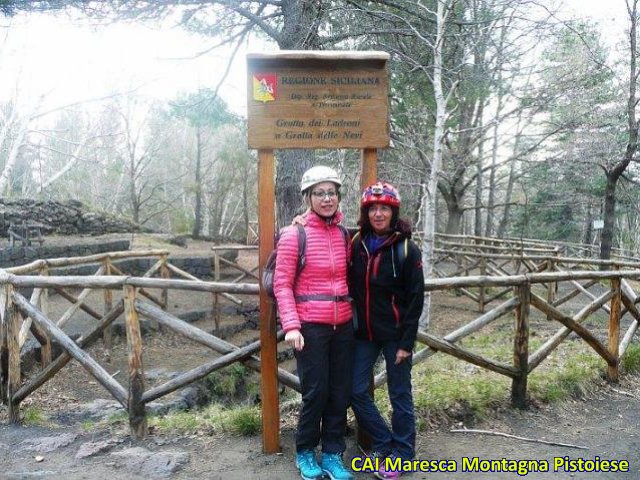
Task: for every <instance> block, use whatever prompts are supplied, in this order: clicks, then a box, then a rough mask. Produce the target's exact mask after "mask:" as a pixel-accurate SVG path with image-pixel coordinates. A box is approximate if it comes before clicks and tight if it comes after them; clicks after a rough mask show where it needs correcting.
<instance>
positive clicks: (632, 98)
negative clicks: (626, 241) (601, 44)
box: [600, 0, 638, 260]
mask: <svg viewBox="0 0 640 480" xmlns="http://www.w3.org/2000/svg"><path fill="white" fill-rule="evenodd" d="M627 8H628V12H629V54H630V58H629V96H628V97H627V147H626V149H625V152H624V157H623V159H622V160H621V161H620V162H618V163H617V164H615V165H614V166H613V168H611V169H610V170H608V171H607V186H606V189H605V194H604V228H603V229H602V243H601V244H600V258H601V259H603V260H606V259H609V258H611V248H612V246H613V235H614V226H615V213H616V187H617V185H618V180H619V179H620V176H622V174H623V173H624V171H625V170H626V168H627V167H628V166H629V164H630V163H631V160H632V159H633V157H634V155H635V153H636V151H637V149H638V122H637V121H636V103H637V100H636V82H637V81H638V72H637V67H636V59H637V51H636V49H637V29H638V24H637V22H638V18H637V15H638V0H632V1H630V2H629V1H628V2H627Z"/></svg>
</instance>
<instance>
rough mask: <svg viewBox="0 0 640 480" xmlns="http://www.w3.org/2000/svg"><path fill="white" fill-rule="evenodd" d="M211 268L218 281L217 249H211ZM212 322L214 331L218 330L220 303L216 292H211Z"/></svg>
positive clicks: (218, 263)
mask: <svg viewBox="0 0 640 480" xmlns="http://www.w3.org/2000/svg"><path fill="white" fill-rule="evenodd" d="M213 268H214V280H215V281H216V282H219V281H220V257H219V256H218V251H217V250H214V251H213ZM213 323H214V324H215V327H216V332H217V331H218V330H220V304H219V297H218V294H217V293H216V292H214V293H213Z"/></svg>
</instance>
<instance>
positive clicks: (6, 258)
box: [0, 240, 155, 275]
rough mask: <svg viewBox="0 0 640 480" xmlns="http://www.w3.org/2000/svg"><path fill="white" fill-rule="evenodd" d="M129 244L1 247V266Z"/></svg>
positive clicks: (112, 248)
mask: <svg viewBox="0 0 640 480" xmlns="http://www.w3.org/2000/svg"><path fill="white" fill-rule="evenodd" d="M129 244H130V242H129V240H111V241H105V242H97V243H76V244H69V245H47V244H46V242H45V243H44V244H43V245H41V246H38V245H37V244H33V245H31V246H30V247H21V246H20V247H19V246H15V247H6V248H0V268H8V267H16V266H18V265H24V264H26V263H30V262H33V261H34V260H38V259H46V258H60V257H85V256H87V255H93V254H96V253H104V252H118V251H121V250H129ZM154 261H155V260H154ZM96 268H97V267H96ZM93 273H95V270H94V272H92V273H91V275H93Z"/></svg>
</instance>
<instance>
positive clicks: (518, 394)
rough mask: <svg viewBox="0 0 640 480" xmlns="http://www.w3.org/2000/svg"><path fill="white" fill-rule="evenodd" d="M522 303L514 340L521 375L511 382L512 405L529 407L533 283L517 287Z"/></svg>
mask: <svg viewBox="0 0 640 480" xmlns="http://www.w3.org/2000/svg"><path fill="white" fill-rule="evenodd" d="M516 295H517V296H518V299H519V300H520V305H518V308H517V309H516V331H515V337H514V341H513V366H514V367H515V368H516V370H518V372H519V375H518V376H517V377H515V378H514V379H513V381H512V383H511V405H513V406H514V407H517V408H526V407H527V377H528V375H529V309H530V303H531V285H530V284H528V283H525V284H524V285H520V286H519V287H517V288H516Z"/></svg>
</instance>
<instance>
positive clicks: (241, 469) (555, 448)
mask: <svg viewBox="0 0 640 480" xmlns="http://www.w3.org/2000/svg"><path fill="white" fill-rule="evenodd" d="M135 245H136V246H137V247H138V248H148V247H153V248H166V247H168V248H169V249H170V250H171V251H172V255H173V254H178V255H189V254H191V255H199V254H208V253H210V244H208V243H206V242H201V243H193V242H190V243H189V248H187V249H183V248H182V247H176V246H173V245H171V246H168V245H167V244H166V243H163V242H160V241H159V240H158V239H154V238H151V237H139V238H137V239H136V240H135ZM242 261H244V262H245V265H249V264H250V263H251V262H252V261H255V259H254V258H246V259H244V260H242ZM76 293H77V292H76ZM100 298H101V297H100V295H99V294H96V295H95V298H94V301H95V302H97V303H98V305H99V302H100V301H101V300H100ZM433 302H434V303H433V318H434V319H437V324H436V325H435V328H434V331H436V332H437V333H440V334H441V333H443V332H448V331H451V330H452V329H453V328H455V327H456V326H459V325H460V324H463V323H465V322H466V321H468V320H469V319H470V318H473V317H474V316H477V314H476V313H475V312H474V310H473V306H472V305H471V303H470V302H468V301H466V300H465V299H464V298H463V297H455V296H452V295H450V294H442V295H434V300H433ZM170 303H171V310H172V311H173V312H174V313H179V312H184V311H188V310H193V309H197V308H207V307H210V306H211V296H210V295H205V294H201V295H195V294H194V295H191V294H189V295H186V294H185V295H183V296H173V293H172V296H171V297H170ZM225 304H228V302H227V303H225ZM67 306H68V304H65V302H64V301H62V300H60V299H59V298H58V297H55V296H54V297H52V298H51V315H52V317H53V318H55V316H56V315H60V314H61V313H62V312H63V311H64V309H65V308H66V307H67ZM245 320H246V319H245V318H244V317H240V316H237V315H232V314H225V315H223V316H222V319H221V325H222V326H224V325H234V324H238V323H241V322H244V321H245ZM89 321H90V319H88V318H87V317H86V316H83V314H79V315H78V316H77V317H74V320H73V321H72V322H70V324H69V328H72V329H73V328H77V329H82V328H83V326H84V325H85V324H87V322H89ZM197 325H198V326H199V327H201V328H203V329H205V330H207V331H211V330H212V329H213V320H212V318H211V317H210V316H209V317H206V318H204V319H203V320H201V321H200V322H199V323H198V324H197ZM257 336H258V332H257V330H255V329H251V328H249V329H245V330H243V331H241V332H239V333H238V334H237V335H235V336H233V337H232V338H230V339H229V341H232V342H233V343H235V344H236V345H241V344H244V343H246V342H249V341H251V340H252V339H254V338H257ZM143 344H144V352H143V361H144V366H145V371H148V370H151V369H163V368H169V367H170V368H171V369H173V370H176V371H184V370H186V369H188V368H192V367H194V366H197V365H200V364H202V363H203V359H204V358H206V359H209V358H211V354H210V351H208V350H207V349H206V348H204V347H201V346H197V345H194V344H193V343H189V342H187V341H185V340H183V339H181V338H178V337H176V336H174V335H170V334H166V333H163V334H159V335H148V336H145V338H144V339H143ZM125 351H126V346H125V345H124V344H123V343H118V342H116V345H115V347H114V349H113V350H112V351H111V352H109V351H107V350H106V349H105V348H104V347H103V346H102V345H101V344H100V343H99V344H97V345H96V346H94V347H93V348H92V350H91V354H92V355H93V356H94V358H96V360H98V361H99V362H100V363H101V364H102V365H103V367H104V368H105V369H107V371H109V373H111V374H112V375H113V376H114V378H115V379H117V380H118V381H119V382H120V383H122V384H123V385H125V386H126V384H127V379H126V372H127V369H126V357H125ZM150 386H153V381H149V382H147V383H145V387H146V388H149V387H150ZM97 398H98V399H99V398H104V399H108V398H109V395H108V393H107V392H106V391H105V390H104V389H103V388H102V387H101V386H100V385H98V384H97V382H95V381H94V380H93V379H92V378H91V377H90V376H88V375H87V374H86V373H85V372H84V370H83V369H82V368H81V367H79V366H78V365H77V364H76V363H75V362H73V363H72V364H70V365H68V366H67V367H66V368H65V369H63V370H62V371H61V372H60V373H59V374H58V375H57V376H56V378H54V379H53V380H52V381H50V382H49V383H48V384H47V385H45V386H44V387H42V388H41V389H40V390H38V391H37V392H36V393H35V394H34V395H33V396H32V397H30V398H29V399H27V400H26V401H25V402H24V403H23V408H24V407H28V406H30V405H33V406H36V407H38V408H41V409H43V410H45V411H47V412H48V413H50V414H52V417H55V418H57V419H66V421H57V422H55V424H53V425H51V426H49V427H42V426H37V427H36V426H28V425H22V426H14V425H8V424H7V421H6V408H5V407H3V406H0V479H5V478H6V479H30V478H36V477H37V478H47V479H49V478H51V479H59V478H64V479H65V480H79V479H114V480H120V479H122V480H124V479H143V478H156V477H155V476H153V475H149V474H141V473H136V472H135V471H132V470H131V469H130V468H128V467H127V466H126V465H124V464H123V463H122V462H121V461H120V460H119V459H118V457H117V456H115V455H113V454H114V453H118V452H120V451H123V450H125V449H127V448H129V447H135V446H138V447H143V448H145V449H147V450H148V451H150V452H156V453H163V452H164V453H167V454H170V453H172V452H181V453H184V454H186V458H187V459H188V460H187V461H186V462H185V463H184V465H183V466H182V467H181V468H180V469H178V470H177V471H176V472H175V473H173V474H171V475H170V476H169V478H175V479H233V480H235V479H237V480H240V479H269V480H272V479H273V480H274V479H289V478H291V479H294V478H299V476H298V474H297V471H296V469H295V467H294V465H293V462H292V457H293V445H294V442H293V424H294V421H293V418H294V417H295V412H293V413H291V412H285V413H283V415H282V417H283V418H282V430H281V446H282V452H281V454H277V455H266V454H263V453H261V452H262V444H261V438H260V437H259V436H255V437H239V436H233V435H229V434H224V435H223V434H210V433H208V432H201V431H194V432H191V433H189V434H180V435H179V434H175V433H172V432H167V431H157V430H155V431H151V432H150V435H149V436H148V437H147V438H146V439H144V440H142V441H134V440H133V439H132V438H131V437H130V436H129V435H128V431H127V429H126V427H113V426H110V427H109V428H107V427H96V426H87V425H83V424H82V422H79V421H73V420H70V419H72V418H73V415H65V412H68V413H71V412H74V411H75V410H77V409H78V406H79V405H81V404H83V403H85V402H90V401H92V400H95V399H97ZM639 410H640V377H636V376H625V377H623V378H622V380H621V383H620V384H619V385H615V386H606V385H603V386H602V387H601V388H600V389H598V390H596V391H595V392H591V393H589V394H587V396H586V397H585V398H582V399H579V400H570V401H566V402H563V403H561V404H555V405H551V406H549V405H538V404H536V405H535V406H532V407H531V409H529V410H527V411H518V410H513V409H510V408H507V409H503V410H500V411H499V412H498V413H496V414H495V415H493V416H492V418H488V419H485V420H483V421H482V422H480V423H479V424H475V425H472V426H470V425H464V424H460V425H452V426H448V425H447V426H444V425H442V424H438V425H437V426H435V425H434V426H432V427H431V428H427V429H426V431H423V432H421V433H420V434H419V435H418V438H417V457H416V458H417V459H419V460H442V461H444V460H447V461H450V462H455V471H453V472H448V473H438V472H424V471H423V472H416V473H413V474H411V475H409V476H408V477H407V478H425V479H426V478H429V479H450V480H453V479H455V480H464V479H470V480H480V479H483V480H484V479H491V480H494V479H498V480H503V479H516V478H519V477H521V476H523V475H519V474H518V473H516V472H512V471H496V470H495V468H494V470H493V471H465V469H464V467H465V465H464V460H463V459H464V458H474V457H477V458H478V459H479V460H480V461H485V460H502V459H505V460H506V461H510V460H525V459H526V460H533V461H535V463H536V464H537V465H538V466H539V468H541V469H544V466H545V464H546V463H545V462H548V463H549V466H550V469H551V471H549V472H544V471H543V472H531V473H528V474H527V475H526V478H530V479H552V478H554V479H555V478H560V479H580V480H589V479H616V480H617V479H632V478H633V479H638V478H640V460H639V459H638V458H637V452H638V451H639V450H640V448H639V447H640V445H639V443H640V440H639V437H638V433H637V432H638V426H639V425H638V424H639V422H640V420H639V416H638V411H639ZM452 427H453V428H464V427H469V428H474V429H479V430H486V431H491V432H498V433H505V434H508V435H511V437H504V436H496V435H489V434H476V433H468V432H467V433H452V432H451V431H450V430H451V428H452ZM63 434H73V435H75V437H73V441H71V443H69V444H68V445H66V446H62V447H60V448H57V449H54V450H52V451H50V452H46V453H38V452H34V451H33V450H29V449H28V448H25V447H24V445H25V443H23V442H25V441H28V440H30V439H34V438H38V437H52V436H58V435H63ZM515 437H526V438H527V439H531V440H536V441H527V440H525V439H523V438H515ZM100 441H107V442H109V443H110V445H111V446H110V447H109V449H107V450H105V451H104V452H101V453H98V454H96V455H92V456H89V457H86V458H83V459H76V458H75V455H76V452H77V451H78V450H79V448H80V447H81V445H83V444H86V443H89V442H100ZM541 441H546V442H552V443H563V444H566V445H564V446H561V445H549V444H545V443H540V442H541ZM347 445H348V450H347V452H346V453H345V459H346V460H347V461H350V460H351V458H353V457H354V456H357V455H359V452H358V450H357V449H356V447H355V439H354V436H353V435H350V436H349V437H348V438H347ZM579 447H584V448H579ZM565 456H567V457H569V458H568V460H579V459H583V460H594V459H597V457H599V460H607V461H611V460H615V461H623V460H624V461H628V463H629V469H628V471H627V472H617V473H611V472H606V471H600V472H579V471H566V469H565V468H562V467H560V468H559V469H558V470H557V471H553V465H554V459H555V458H561V457H565ZM561 463H562V462H561ZM505 468H506V467H505ZM356 478H373V476H372V475H371V474H369V473H366V474H365V473H358V474H356Z"/></svg>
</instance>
